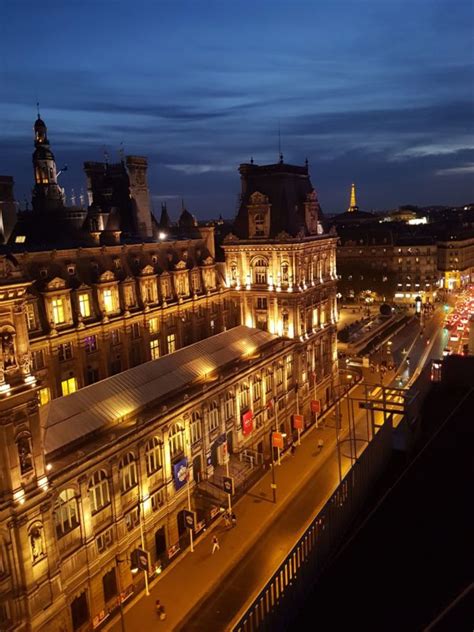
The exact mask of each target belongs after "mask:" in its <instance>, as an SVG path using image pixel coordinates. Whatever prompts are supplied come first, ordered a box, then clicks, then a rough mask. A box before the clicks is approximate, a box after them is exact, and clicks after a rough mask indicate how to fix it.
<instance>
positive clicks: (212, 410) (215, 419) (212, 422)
mask: <svg viewBox="0 0 474 632" xmlns="http://www.w3.org/2000/svg"><path fill="white" fill-rule="evenodd" d="M218 426H219V404H218V403H217V402H216V401H213V402H211V405H210V407H209V430H210V431H211V432H212V431H213V430H215V429H216V428H217V427H218Z"/></svg>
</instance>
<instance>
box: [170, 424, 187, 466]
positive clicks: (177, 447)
mask: <svg viewBox="0 0 474 632" xmlns="http://www.w3.org/2000/svg"><path fill="white" fill-rule="evenodd" d="M168 441H169V447H170V455H171V458H172V459H173V458H174V457H176V456H178V455H180V454H182V453H183V452H184V428H183V426H181V425H180V424H178V423H176V424H173V425H172V426H170V429H169V435H168Z"/></svg>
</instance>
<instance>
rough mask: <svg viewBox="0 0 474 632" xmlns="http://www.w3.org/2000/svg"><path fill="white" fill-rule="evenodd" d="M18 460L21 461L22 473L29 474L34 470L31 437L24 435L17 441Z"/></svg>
mask: <svg viewBox="0 0 474 632" xmlns="http://www.w3.org/2000/svg"><path fill="white" fill-rule="evenodd" d="M16 447H17V450H18V459H19V461H20V471H21V473H22V474H27V473H28V472H31V470H32V469H33V454H32V450H31V437H30V436H29V435H28V434H26V433H23V434H21V435H20V436H19V437H18V438H17V440H16Z"/></svg>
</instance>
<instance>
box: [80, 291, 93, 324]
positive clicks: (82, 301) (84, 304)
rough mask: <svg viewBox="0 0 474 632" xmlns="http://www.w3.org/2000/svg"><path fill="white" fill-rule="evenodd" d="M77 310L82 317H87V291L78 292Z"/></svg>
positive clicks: (89, 311) (88, 314)
mask: <svg viewBox="0 0 474 632" xmlns="http://www.w3.org/2000/svg"><path fill="white" fill-rule="evenodd" d="M79 311H80V313H81V316H82V318H89V316H90V315H91V304H90V296H89V294H87V293H84V294H79Z"/></svg>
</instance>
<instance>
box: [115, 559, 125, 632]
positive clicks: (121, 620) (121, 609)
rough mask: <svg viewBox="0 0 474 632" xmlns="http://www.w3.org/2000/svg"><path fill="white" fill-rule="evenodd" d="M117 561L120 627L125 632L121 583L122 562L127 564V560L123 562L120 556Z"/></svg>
mask: <svg viewBox="0 0 474 632" xmlns="http://www.w3.org/2000/svg"><path fill="white" fill-rule="evenodd" d="M115 561H116V563H117V580H118V581H117V583H118V586H117V587H118V591H119V606H120V627H121V628H122V632H125V619H124V615H123V603H122V582H121V581H120V566H119V564H120V563H121V562H125V561H126V560H121V559H120V558H119V556H118V555H116V556H115Z"/></svg>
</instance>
